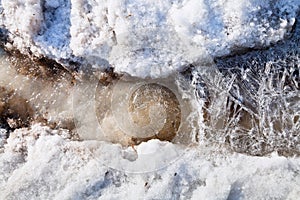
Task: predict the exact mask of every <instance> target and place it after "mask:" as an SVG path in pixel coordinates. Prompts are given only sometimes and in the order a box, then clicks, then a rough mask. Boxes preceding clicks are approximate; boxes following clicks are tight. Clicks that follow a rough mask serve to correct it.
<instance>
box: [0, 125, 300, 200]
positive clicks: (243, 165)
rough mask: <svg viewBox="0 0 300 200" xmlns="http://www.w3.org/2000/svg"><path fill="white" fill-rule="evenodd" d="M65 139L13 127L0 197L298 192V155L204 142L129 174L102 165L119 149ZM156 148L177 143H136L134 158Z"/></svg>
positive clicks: (286, 195) (275, 195)
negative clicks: (161, 164)
mask: <svg viewBox="0 0 300 200" xmlns="http://www.w3.org/2000/svg"><path fill="white" fill-rule="evenodd" d="M68 137H69V133H68V132H67V131H64V130H60V131H53V130H51V129H49V128H47V127H42V126H39V125H34V126H32V128H31V129H30V130H27V129H20V130H16V131H15V132H13V133H12V134H11V136H10V137H9V139H8V140H7V144H5V149H4V153H1V154H0V187H1V188H2V189H1V193H0V198H1V199H35V198H40V199H124V198H126V199H297V198H298V197H299V195H300V177H299V171H300V158H286V157H280V156H278V155H276V154H273V155H271V156H269V157H251V156H246V155H242V154H237V153H232V152H230V151H228V150H226V148H225V147H222V148H220V147H218V148H216V147H214V146H213V145H211V144H210V145H209V146H204V145H200V146H194V147H190V148H188V149H187V150H186V151H185V153H184V154H183V155H182V156H181V157H180V158H179V159H177V160H176V161H175V162H173V163H169V164H168V165H167V166H166V167H165V168H163V169H160V170H157V171H155V172H148V173H135V174H131V173H124V172H123V171H118V170H115V169H112V168H110V167H109V166H108V165H107V164H109V162H108V161H107V160H106V159H107V158H109V157H110V158H114V157H122V154H121V152H122V151H127V150H126V149H125V150H124V149H123V150H122V149H121V147H117V148H116V147H115V146H113V145H111V144H108V143H105V142H100V141H82V142H78V141H71V140H69V139H68ZM160 145H163V146H164V148H166V149H169V150H172V149H178V148H179V147H178V146H176V145H174V144H171V143H167V144H163V142H159V141H155V140H154V141H149V142H148V143H147V144H145V143H143V144H141V145H140V146H137V147H135V148H137V155H138V156H140V154H149V153H150V154H151V153H153V152H156V153H158V152H159V149H161V148H160V147H159V146H160ZM118 148H119V153H116V152H118V151H116V149H118ZM131 152H132V153H134V151H133V150H132V151H131ZM165 156H168V154H165ZM123 159H124V160H125V158H123ZM137 160H138V159H137ZM137 160H132V161H131V164H132V165H133V166H135V169H136V172H139V171H141V170H144V167H145V166H139V165H138V161H137ZM148 163H149V164H151V162H150V161H149V162H148ZM145 164H147V162H145Z"/></svg>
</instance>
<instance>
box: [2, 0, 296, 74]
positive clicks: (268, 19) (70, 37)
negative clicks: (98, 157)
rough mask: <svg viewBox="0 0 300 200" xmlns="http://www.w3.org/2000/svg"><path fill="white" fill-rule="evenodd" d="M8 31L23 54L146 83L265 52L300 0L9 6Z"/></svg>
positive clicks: (67, 0)
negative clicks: (212, 61)
mask: <svg viewBox="0 0 300 200" xmlns="http://www.w3.org/2000/svg"><path fill="white" fill-rule="evenodd" d="M1 4H2V5H1V6H2V9H3V12H2V13H3V14H2V15H1V22H2V24H1V27H2V28H3V29H7V30H8V32H9V38H10V40H11V41H12V42H10V43H9V45H8V46H10V45H12V46H11V47H15V48H17V49H19V50H21V51H22V52H24V53H26V52H27V53H28V51H29V52H30V53H31V54H33V55H37V56H47V57H50V58H52V59H55V60H57V61H59V62H61V63H65V64H66V63H67V62H66V61H78V62H81V63H85V64H86V67H94V68H98V69H105V68H107V67H113V68H114V69H115V71H116V72H119V73H129V74H131V75H133V76H139V77H149V76H150V77H164V76H167V75H169V74H171V73H173V72H174V71H178V70H182V68H184V67H185V66H186V65H188V64H189V63H203V62H204V61H205V58H207V57H216V56H224V55H228V54H230V53H232V52H236V51H239V50H241V49H245V48H259V47H262V46H268V45H270V44H272V43H275V42H277V41H279V40H282V39H283V38H284V37H285V36H286V35H287V34H288V33H289V31H290V30H291V28H292V26H293V24H294V22H295V16H296V12H297V10H298V8H299V5H300V2H299V1H298V0H289V1H285V0H279V1H275V0H271V1H260V0H250V1H249V0H241V1H236V0H229V1H225V0H200V1H198V0H185V1H183V0H168V1H158V2H155V3H153V2H151V1H149V0H142V1H131V0H122V1H107V0H45V1H42V0H31V1H25V0H17V1H10V0H2V1H1Z"/></svg>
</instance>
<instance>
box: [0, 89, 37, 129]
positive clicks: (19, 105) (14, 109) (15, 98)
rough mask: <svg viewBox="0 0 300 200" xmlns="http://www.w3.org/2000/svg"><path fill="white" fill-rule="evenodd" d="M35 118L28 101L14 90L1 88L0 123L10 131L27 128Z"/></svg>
mask: <svg viewBox="0 0 300 200" xmlns="http://www.w3.org/2000/svg"><path fill="white" fill-rule="evenodd" d="M33 118H34V111H33V109H32V107H31V106H30V105H29V103H28V101H27V100H26V99H24V98H22V97H21V96H19V95H18V94H17V93H16V92H15V91H13V90H7V89H6V88H4V87H0V121H1V124H4V125H6V126H8V127H7V128H9V129H16V128H22V127H27V126H29V125H30V123H31V121H32V120H33Z"/></svg>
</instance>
